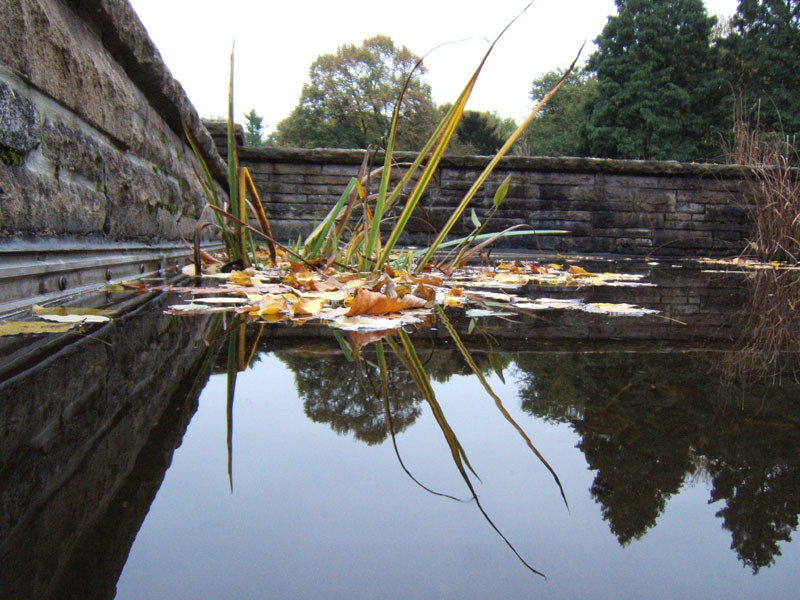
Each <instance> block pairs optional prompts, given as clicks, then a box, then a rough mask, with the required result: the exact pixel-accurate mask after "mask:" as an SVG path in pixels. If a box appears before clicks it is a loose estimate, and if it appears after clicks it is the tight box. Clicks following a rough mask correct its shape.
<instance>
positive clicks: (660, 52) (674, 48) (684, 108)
mask: <svg viewBox="0 0 800 600" xmlns="http://www.w3.org/2000/svg"><path fill="white" fill-rule="evenodd" d="M616 4H617V10H618V15H617V16H613V17H610V18H609V20H608V23H607V24H606V26H605V28H604V29H603V32H602V34H601V35H600V36H599V37H598V38H597V40H595V43H596V44H597V46H598V49H597V51H596V52H595V53H594V54H593V55H592V56H591V57H590V59H589V61H588V64H587V67H588V69H590V70H592V71H594V72H595V73H596V74H597V93H596V94H592V96H591V97H590V99H589V101H588V102H587V114H588V124H587V126H586V127H585V128H584V130H583V138H584V141H585V144H586V148H587V150H588V152H589V153H590V154H592V155H595V156H602V157H609V158H640V159H658V160H664V159H675V160H681V161H687V160H698V159H705V158H708V157H709V156H710V155H716V154H717V151H716V148H717V145H718V142H717V136H716V133H717V128H718V127H719V124H720V123H721V122H722V121H721V112H720V111H721V106H722V104H721V100H722V98H723V96H724V95H725V93H726V90H725V86H724V83H723V81H722V77H721V75H720V73H719V71H718V69H717V64H718V60H717V54H716V51H715V48H714V47H712V46H711V44H710V42H709V40H710V36H711V29H712V27H713V26H714V23H715V18H714V17H709V16H708V14H707V13H706V9H705V6H704V4H703V2H702V0H616Z"/></svg>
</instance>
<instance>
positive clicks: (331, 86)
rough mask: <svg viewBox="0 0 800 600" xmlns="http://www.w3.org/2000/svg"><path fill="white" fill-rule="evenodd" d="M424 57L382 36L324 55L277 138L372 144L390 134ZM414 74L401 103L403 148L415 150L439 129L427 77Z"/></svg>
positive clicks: (313, 143) (292, 142)
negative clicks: (396, 110)
mask: <svg viewBox="0 0 800 600" xmlns="http://www.w3.org/2000/svg"><path fill="white" fill-rule="evenodd" d="M417 60H418V57H417V56H416V55H414V54H413V53H412V52H411V51H410V50H409V49H408V48H406V47H405V46H402V47H397V46H396V45H395V44H394V42H393V41H392V39H391V38H389V37H387V36H384V35H378V36H375V37H372V38H369V39H367V40H364V42H363V43H362V44H361V45H360V46H356V45H353V44H345V45H343V46H340V47H339V48H338V50H337V51H336V53H335V54H323V55H321V56H319V57H318V58H317V60H316V61H314V63H313V64H312V65H311V68H310V70H309V79H308V82H307V83H306V84H305V85H304V86H303V91H302V94H301V96H300V102H299V104H298V105H297V107H295V109H294V110H293V111H292V113H291V114H290V115H289V117H287V118H286V119H284V120H283V121H281V122H280V123H279V124H278V127H277V130H276V132H275V135H274V139H275V141H276V142H277V143H278V144H279V145H282V146H297V147H305V148H314V147H328V148H367V147H369V146H374V145H378V144H380V143H381V141H382V140H383V138H384V137H385V136H386V135H387V133H388V130H389V125H390V123H391V119H392V113H393V111H394V107H395V104H396V103H397V99H398V97H399V95H400V91H401V90H402V87H403V84H404V82H405V80H406V77H407V76H408V75H409V73H411V71H412V69H413V67H414V65H415V63H416V62H417ZM424 73H425V68H424V66H423V67H421V68H419V69H418V70H417V71H416V72H415V74H414V77H413V78H412V79H411V82H410V84H409V87H408V90H407V91H406V94H405V97H404V100H403V104H402V107H401V113H400V114H401V119H400V127H399V130H398V141H397V148H398V149H415V148H418V147H419V146H421V145H422V144H424V142H425V140H426V139H427V138H428V136H429V135H430V133H431V132H432V130H433V126H434V125H433V118H434V104H433V100H432V98H431V89H430V86H429V85H428V84H427V83H425V82H424V81H423V80H422V76H423V75H424Z"/></svg>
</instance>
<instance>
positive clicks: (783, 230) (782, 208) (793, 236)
mask: <svg viewBox="0 0 800 600" xmlns="http://www.w3.org/2000/svg"><path fill="white" fill-rule="evenodd" d="M734 112H735V116H734V123H733V138H732V140H731V142H730V143H729V144H728V145H727V146H726V147H725V148H724V151H725V155H726V159H727V161H728V162H729V163H730V164H737V165H742V167H743V173H744V177H745V180H746V181H747V184H748V186H749V188H750V200H751V205H750V206H749V207H748V208H749V211H750V215H751V219H752V223H753V230H752V238H751V240H750V249H751V251H752V252H753V253H754V254H755V255H756V257H757V258H759V259H761V260H790V261H792V262H797V259H798V257H800V241H799V240H800V173H798V169H797V167H796V165H797V164H798V158H799V157H798V153H797V149H796V147H795V143H794V141H795V140H793V139H791V138H789V137H787V136H785V135H782V134H779V133H775V132H770V131H765V130H763V129H761V127H760V126H759V120H758V116H757V115H758V112H757V111H755V113H756V116H755V118H754V119H752V120H751V119H748V118H747V116H746V114H745V111H744V110H743V108H742V102H737V103H736V110H735V111H734ZM751 121H752V122H753V123H754V124H753V125H751V124H750V123H751Z"/></svg>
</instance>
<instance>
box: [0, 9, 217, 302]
mask: <svg viewBox="0 0 800 600" xmlns="http://www.w3.org/2000/svg"><path fill="white" fill-rule="evenodd" d="M0 40H2V43H0V256H3V257H5V256H6V254H7V253H13V254H14V256H15V257H17V255H18V254H19V253H20V252H31V251H32V250H36V249H38V250H47V251H53V250H54V249H55V250H57V249H59V248H68V249H69V250H70V251H73V250H74V249H75V248H76V247H78V248H86V247H103V248H106V249H108V250H109V253H111V254H113V253H114V245H115V244H120V243H123V242H124V243H126V244H128V245H130V244H134V243H135V244H139V245H141V246H144V247H147V246H148V245H149V246H153V245H159V244H160V245H162V246H164V245H167V246H169V245H170V244H171V245H173V246H181V247H184V246H183V244H182V243H181V241H180V239H181V236H184V237H190V236H191V234H192V232H193V230H194V225H195V222H196V219H197V218H198V217H199V215H200V212H201V211H202V209H203V206H204V202H205V200H204V194H203V192H202V189H201V187H200V185H199V183H198V181H197V179H196V177H195V174H194V172H193V169H192V163H193V162H195V159H194V156H193V155H192V152H191V150H190V149H189V147H188V146H187V144H186V143H185V142H184V139H185V138H184V133H183V123H185V124H186V125H187V127H188V128H189V130H190V131H191V134H192V136H193V137H194V138H195V139H196V140H197V142H198V144H199V146H200V148H201V149H202V151H203V153H204V154H205V155H206V160H207V162H208V163H209V166H210V168H211V170H212V172H213V173H214V174H215V176H216V177H218V178H224V174H225V165H224V163H223V162H222V160H221V159H220V157H219V156H218V155H217V154H216V152H215V151H214V144H213V141H212V139H211V137H210V135H209V134H208V132H207V131H206V130H205V128H204V127H203V125H202V123H201V122H200V119H199V117H198V115H197V113H196V112H195V110H194V108H193V107H192V105H191V104H190V102H189V100H188V98H187V97H186V95H185V93H184V91H183V89H182V88H181V86H180V84H179V83H178V82H176V81H175V80H174V79H173V78H172V75H171V74H170V72H169V70H168V69H167V68H166V66H165V65H164V63H163V61H162V59H161V57H160V55H159V53H158V50H157V49H156V48H155V47H154V45H153V43H152V41H151V40H150V39H149V37H148V36H147V32H146V30H145V29H144V27H143V25H142V24H141V22H140V21H139V19H138V17H137V16H136V14H135V13H134V11H133V9H132V8H131V6H130V4H128V2H127V1H126V0H83V1H77V0H7V1H4V2H2V3H0ZM9 260H10V259H9ZM9 260H6V259H5V258H4V260H3V261H0V262H4V263H5V264H8V263H9ZM137 268H138V265H137ZM137 274H138V273H137ZM2 283H3V286H4V287H10V285H11V284H10V283H7V282H5V281H4V282H2ZM47 285H49V284H47ZM47 285H45V287H47Z"/></svg>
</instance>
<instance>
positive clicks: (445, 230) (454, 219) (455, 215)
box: [415, 5, 583, 272]
mask: <svg viewBox="0 0 800 600" xmlns="http://www.w3.org/2000/svg"><path fill="white" fill-rule="evenodd" d="M528 6H530V5H528ZM503 31H504V32H505V30H503ZM500 35H502V33H501V34H500ZM496 42H497V40H495V43H496ZM490 50H491V48H490ZM582 51H583V46H581V49H580V50H579V51H578V55H577V56H576V57H575V60H573V61H572V64H571V65H570V66H569V68H568V69H567V70H566V71H565V72H564V75H563V76H562V77H561V79H559V81H558V83H556V85H555V86H554V87H553V89H552V90H550V91H549V92H548V93H547V94H546V95H545V97H544V98H542V100H541V102H539V104H537V105H536V107H535V108H534V109H533V111H532V112H531V113H530V114H529V115H528V117H527V118H526V119H525V120H524V121H523V122H522V124H521V125H520V126H519V127H517V129H516V130H515V131H514V133H512V134H511V136H510V137H509V138H508V139H507V140H506V142H505V144H503V146H502V148H500V150H498V152H497V154H495V156H494V157H493V158H492V160H491V161H489V164H488V165H486V168H485V169H484V170H483V172H482V173H481V174H480V176H479V177H478V178H477V179H476V180H475V182H474V183H473V184H472V187H470V189H469V191H468V192H467V193H466V195H465V196H464V198H463V199H462V200H461V203H460V204H459V205H458V207H457V208H456V209H455V210H454V211H453V212H452V213H451V215H450V218H449V219H448V220H447V223H445V225H444V227H442V230H441V231H440V232H439V235H438V236H436V239H435V240H434V241H433V243H432V244H431V245H430V247H429V248H428V250H427V251H426V252H425V255H424V256H423V257H422V259H421V260H420V261H419V263H418V264H417V267H416V269H415V270H416V272H419V271H421V270H422V269H423V268H424V266H425V265H427V264H428V263H429V262H430V261H431V259H432V258H433V255H434V254H435V253H436V251H437V250H438V249H439V247H440V245H441V244H442V242H444V239H445V238H446V237H447V235H448V234H449V233H450V231H451V230H452V229H453V227H454V226H455V224H456V223H458V221H459V219H461V215H462V214H463V213H464V210H465V209H466V208H467V206H468V205H469V203H470V202H471V201H472V199H473V198H474V197H475V194H476V193H477V191H478V190H479V189H480V188H481V186H483V184H484V183H485V182H486V180H487V179H488V177H489V175H490V174H491V173H492V171H494V169H495V167H496V166H497V164H498V163H499V162H500V159H502V158H503V157H504V156H505V155H506V153H508V151H509V150H510V149H511V147H512V146H513V145H514V144H515V143H516V141H517V140H518V139H519V136H521V135H522V132H523V131H525V129H526V128H527V127H528V125H530V123H531V121H533V119H534V117H535V116H536V115H537V114H538V113H539V111H540V110H541V109H542V108H543V107H544V106H545V104H547V103H548V102H549V101H550V98H552V97H553V96H554V95H555V93H556V92H557V91H558V90H559V89H560V88H561V86H562V85H563V84H564V82H565V81H566V79H567V77H568V76H569V74H570V73H572V71H573V69H574V68H575V65H576V63H577V62H578V58H580V55H581V52H582ZM484 60H485V58H484Z"/></svg>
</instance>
